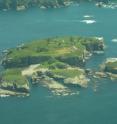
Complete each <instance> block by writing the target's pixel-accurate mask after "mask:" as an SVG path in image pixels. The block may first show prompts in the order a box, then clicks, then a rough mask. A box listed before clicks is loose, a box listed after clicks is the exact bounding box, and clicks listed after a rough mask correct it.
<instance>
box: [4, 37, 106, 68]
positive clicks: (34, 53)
mask: <svg viewBox="0 0 117 124" xmlns="http://www.w3.org/2000/svg"><path fill="white" fill-rule="evenodd" d="M103 49H104V42H103V40H99V39H97V38H83V37H62V38H58V37H56V38H49V39H45V40H39V41H33V42H31V43H28V44H25V45H21V46H18V47H17V48H14V49H10V50H9V52H8V54H7V55H6V59H4V60H3V63H2V64H3V66H4V67H5V68H10V67H11V68H12V67H25V66H28V65H31V64H37V63H43V62H45V61H50V60H52V59H54V60H57V61H58V60H59V61H61V62H65V63H68V64H70V65H76V64H78V62H79V64H78V65H82V64H83V61H85V57H86V56H87V55H88V53H89V52H94V51H100V50H103Z"/></svg>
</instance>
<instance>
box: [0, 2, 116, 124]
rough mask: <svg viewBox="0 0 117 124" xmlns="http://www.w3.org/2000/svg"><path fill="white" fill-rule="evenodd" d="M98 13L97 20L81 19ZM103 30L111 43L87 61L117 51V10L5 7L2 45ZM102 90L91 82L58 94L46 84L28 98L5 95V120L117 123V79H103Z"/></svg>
mask: <svg viewBox="0 0 117 124" xmlns="http://www.w3.org/2000/svg"><path fill="white" fill-rule="evenodd" d="M84 15H92V16H93V17H92V18H91V19H94V20H96V23H94V24H85V23H83V22H81V21H82V20H83V19H84V17H83V16H84ZM61 35H81V36H103V37H104V38H105V43H106V45H107V48H106V50H105V53H104V54H102V55H96V56H93V57H92V59H91V60H89V61H88V62H87V67H91V68H94V69H97V68H98V65H99V64H100V63H101V62H102V61H104V60H105V58H106V57H117V51H116V49H117V43H113V42H111V40H112V39H113V38H117V10H116V9H104V8H96V7H95V6H93V5H92V4H88V3H85V4H81V5H80V6H71V7H69V8H61V9H54V10H53V9H49V10H39V9H38V8H32V9H30V10H26V11H22V12H15V11H9V12H2V11H1V12H0V50H3V49H6V48H11V47H15V46H16V45H18V44H21V43H23V42H24V41H26V42H29V41H31V40H33V39H35V40H36V39H39V38H45V37H52V36H61ZM98 85H99V87H98V89H97V92H94V91H93V90H92V88H91V87H89V88H87V89H77V88H74V89H75V90H80V95H73V96H66V97H62V96H61V97H57V96H53V95H52V94H51V92H50V91H49V90H48V89H46V88H43V87H41V86H38V87H32V89H31V96H30V97H27V98H16V97H8V98H1V99H0V124H55V123H56V124H71V123H73V124H117V82H116V81H113V82H110V81H108V80H106V79H104V80H102V81H100V82H99V83H98Z"/></svg>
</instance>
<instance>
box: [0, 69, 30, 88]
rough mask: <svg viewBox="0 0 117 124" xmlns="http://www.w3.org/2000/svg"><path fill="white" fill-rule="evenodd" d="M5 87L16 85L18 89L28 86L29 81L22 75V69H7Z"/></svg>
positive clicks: (4, 76) (4, 75)
mask: <svg viewBox="0 0 117 124" xmlns="http://www.w3.org/2000/svg"><path fill="white" fill-rule="evenodd" d="M2 78H3V80H4V83H3V84H2V85H3V86H13V85H14V84H15V85H16V86H17V87H21V86H24V85H27V84H28V82H27V79H26V78H25V77H23V76H22V75H21V69H18V68H17V69H6V70H5V71H4V72H3V77H2Z"/></svg>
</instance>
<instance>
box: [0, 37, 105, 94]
mask: <svg viewBox="0 0 117 124" xmlns="http://www.w3.org/2000/svg"><path fill="white" fill-rule="evenodd" d="M99 51H104V39H103V38H98V37H80V36H69V37H54V38H47V39H42V40H37V41H32V42H29V43H27V44H21V45H19V46H17V47H16V48H11V49H9V50H5V51H4V57H3V60H2V66H3V67H4V70H3V72H2V74H1V76H0V95H17V96H27V95H30V89H31V86H30V83H31V84H32V85H37V84H39V85H43V86H45V87H47V88H49V89H50V90H51V91H52V92H53V93H54V94H57V95H61V94H63V93H64V94H72V92H71V90H70V89H69V86H71V85H73V86H77V87H81V88H86V87H88V82H89V79H88V77H87V74H88V73H89V72H88V70H87V69H86V68H85V64H86V62H87V59H89V58H90V56H91V55H93V54H95V53H98V52H99Z"/></svg>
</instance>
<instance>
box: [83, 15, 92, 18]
mask: <svg viewBox="0 0 117 124" xmlns="http://www.w3.org/2000/svg"><path fill="white" fill-rule="evenodd" d="M83 17H84V18H92V17H93V16H92V15H84V16H83Z"/></svg>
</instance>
